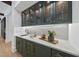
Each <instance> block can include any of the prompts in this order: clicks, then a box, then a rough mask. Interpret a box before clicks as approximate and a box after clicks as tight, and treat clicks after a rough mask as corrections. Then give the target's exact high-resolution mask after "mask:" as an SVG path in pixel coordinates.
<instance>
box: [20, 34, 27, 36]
mask: <svg viewBox="0 0 79 59" xmlns="http://www.w3.org/2000/svg"><path fill="white" fill-rule="evenodd" d="M27 35H28V34H22V35H20V36H27Z"/></svg>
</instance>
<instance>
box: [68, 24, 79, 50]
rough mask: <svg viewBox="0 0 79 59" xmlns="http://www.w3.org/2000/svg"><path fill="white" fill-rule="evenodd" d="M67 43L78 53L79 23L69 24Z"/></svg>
mask: <svg viewBox="0 0 79 59" xmlns="http://www.w3.org/2000/svg"><path fill="white" fill-rule="evenodd" d="M69 42H70V43H71V45H72V46H74V48H75V49H77V50H78V51H79V23H75V24H69Z"/></svg>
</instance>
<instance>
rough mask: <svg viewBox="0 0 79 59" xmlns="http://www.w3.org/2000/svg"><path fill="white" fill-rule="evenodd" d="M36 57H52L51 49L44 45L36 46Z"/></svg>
mask: <svg viewBox="0 0 79 59" xmlns="http://www.w3.org/2000/svg"><path fill="white" fill-rule="evenodd" d="M35 56H36V57H50V56H51V49H50V48H48V47H45V46H43V45H39V44H35Z"/></svg>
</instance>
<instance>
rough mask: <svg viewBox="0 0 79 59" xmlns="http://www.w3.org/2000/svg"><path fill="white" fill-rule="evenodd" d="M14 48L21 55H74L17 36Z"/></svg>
mask: <svg viewBox="0 0 79 59" xmlns="http://www.w3.org/2000/svg"><path fill="white" fill-rule="evenodd" d="M16 49H17V52H19V53H20V54H21V55H22V56H23V57H75V56H74V55H71V54H68V53H65V52H62V51H59V50H56V49H52V48H49V47H46V46H43V45H41V44H38V43H34V42H31V41H28V40H26V39H22V38H19V37H16Z"/></svg>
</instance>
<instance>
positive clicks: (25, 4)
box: [15, 1, 38, 12]
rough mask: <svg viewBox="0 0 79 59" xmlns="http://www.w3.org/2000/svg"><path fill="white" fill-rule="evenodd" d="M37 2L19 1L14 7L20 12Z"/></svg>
mask: <svg viewBox="0 0 79 59" xmlns="http://www.w3.org/2000/svg"><path fill="white" fill-rule="evenodd" d="M37 2H38V1H20V2H19V3H18V5H17V6H16V7H15V8H16V10H17V11H19V12H22V11H24V10H25V9H27V8H29V7H30V6H32V5H34V4H35V3H37Z"/></svg>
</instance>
